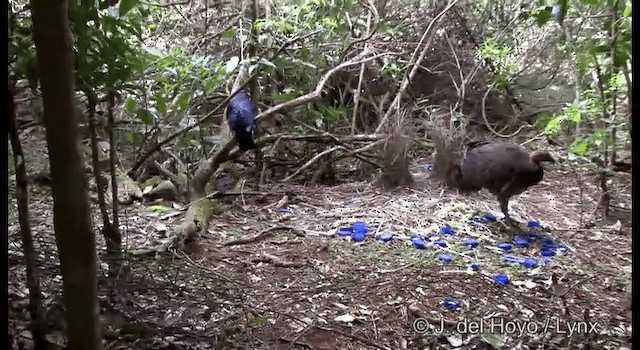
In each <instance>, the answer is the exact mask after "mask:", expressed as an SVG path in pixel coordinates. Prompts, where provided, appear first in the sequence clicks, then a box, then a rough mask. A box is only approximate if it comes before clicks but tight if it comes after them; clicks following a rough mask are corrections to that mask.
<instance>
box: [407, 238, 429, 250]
mask: <svg viewBox="0 0 640 350" xmlns="http://www.w3.org/2000/svg"><path fill="white" fill-rule="evenodd" d="M411 242H412V243H413V246H414V247H415V248H417V249H424V248H426V246H427V243H426V242H425V241H424V239H422V238H418V237H416V238H412V239H411Z"/></svg>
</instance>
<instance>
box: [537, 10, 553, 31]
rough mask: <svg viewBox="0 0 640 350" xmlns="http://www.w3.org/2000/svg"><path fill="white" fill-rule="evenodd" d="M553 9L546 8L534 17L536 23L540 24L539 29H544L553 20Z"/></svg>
mask: <svg viewBox="0 0 640 350" xmlns="http://www.w3.org/2000/svg"><path fill="white" fill-rule="evenodd" d="M552 9H553V7H552V6H545V7H544V8H543V9H541V10H540V11H538V12H537V13H536V14H535V15H534V17H535V18H536V23H537V24H538V27H542V26H543V25H545V24H546V23H547V22H548V21H549V19H550V18H551V10H552Z"/></svg>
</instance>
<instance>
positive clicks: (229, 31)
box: [220, 28, 236, 39]
mask: <svg viewBox="0 0 640 350" xmlns="http://www.w3.org/2000/svg"><path fill="white" fill-rule="evenodd" d="M220 37H222V38H227V39H233V38H235V37H236V29H235V28H229V29H227V30H225V31H224V32H222V33H220Z"/></svg>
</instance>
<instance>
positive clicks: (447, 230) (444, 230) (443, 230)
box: [440, 225, 456, 235]
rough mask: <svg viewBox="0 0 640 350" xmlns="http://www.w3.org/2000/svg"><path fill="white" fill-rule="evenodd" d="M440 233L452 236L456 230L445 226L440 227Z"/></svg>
mask: <svg viewBox="0 0 640 350" xmlns="http://www.w3.org/2000/svg"><path fill="white" fill-rule="evenodd" d="M440 233H442V234H445V235H453V234H454V233H456V230H455V229H454V228H453V227H451V226H449V225H445V226H442V227H440Z"/></svg>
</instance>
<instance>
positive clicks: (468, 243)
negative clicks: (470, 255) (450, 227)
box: [464, 238, 478, 248]
mask: <svg viewBox="0 0 640 350" xmlns="http://www.w3.org/2000/svg"><path fill="white" fill-rule="evenodd" d="M464 245H466V246H469V247H471V248H475V247H477V246H478V240H477V239H475V238H467V239H465V240H464Z"/></svg>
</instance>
